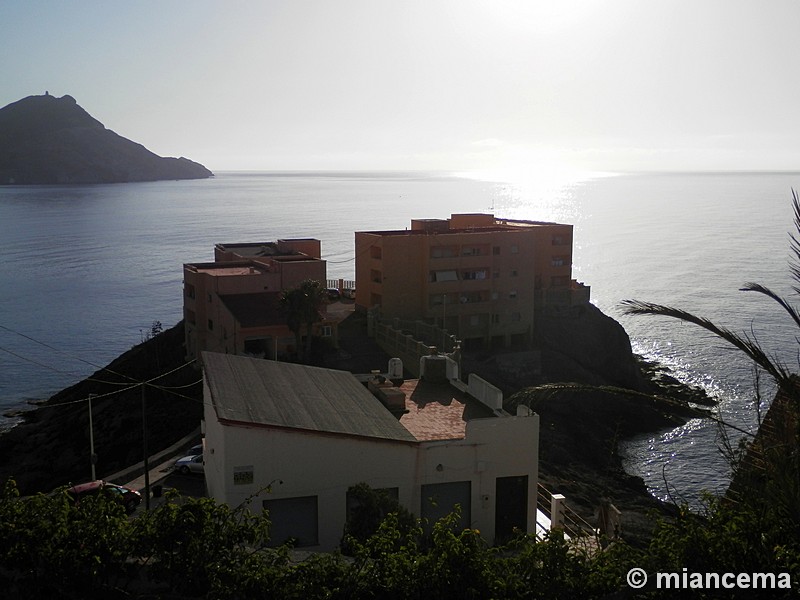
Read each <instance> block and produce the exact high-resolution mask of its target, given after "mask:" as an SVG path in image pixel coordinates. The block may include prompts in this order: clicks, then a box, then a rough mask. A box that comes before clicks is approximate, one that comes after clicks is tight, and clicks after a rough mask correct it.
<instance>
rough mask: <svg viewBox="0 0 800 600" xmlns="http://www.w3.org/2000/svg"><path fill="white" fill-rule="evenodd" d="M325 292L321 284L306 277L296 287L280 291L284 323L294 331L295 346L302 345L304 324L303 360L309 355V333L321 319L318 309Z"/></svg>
mask: <svg viewBox="0 0 800 600" xmlns="http://www.w3.org/2000/svg"><path fill="white" fill-rule="evenodd" d="M326 297H327V293H326V290H325V288H324V287H322V284H321V283H320V282H319V281H316V280H314V279H306V280H305V281H303V282H302V283H301V284H300V285H299V286H298V287H296V288H293V289H291V290H285V291H283V292H282V293H281V305H282V306H283V307H284V309H285V310H286V324H287V326H288V327H289V329H290V330H292V332H294V336H295V340H296V347H297V348H298V349H300V348H301V347H302V341H301V340H302V329H303V326H305V331H306V343H305V347H304V348H303V353H302V354H303V360H304V362H308V360H309V358H310V356H311V337H312V336H311V333H312V331H313V328H314V323H317V322H319V321H321V320H322V317H321V315H320V310H321V309H322V306H323V305H324V304H325V299H326Z"/></svg>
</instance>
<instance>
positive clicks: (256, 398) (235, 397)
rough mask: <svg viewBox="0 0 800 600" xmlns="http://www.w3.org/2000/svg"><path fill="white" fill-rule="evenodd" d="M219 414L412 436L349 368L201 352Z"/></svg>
mask: <svg viewBox="0 0 800 600" xmlns="http://www.w3.org/2000/svg"><path fill="white" fill-rule="evenodd" d="M203 369H204V377H205V380H206V383H207V385H208V389H209V390H210V393H211V398H210V399H206V401H208V400H210V401H211V402H212V403H213V405H214V408H215V410H216V413H217V418H219V419H220V420H227V421H236V422H239V423H246V424H255V425H267V426H274V427H284V428H290V429H299V430H305V431H319V432H326V433H338V434H344V435H351V436H359V437H371V438H380V439H388V440H396V441H403V442H415V441H416V438H415V437H414V436H413V435H411V433H410V432H409V431H408V430H407V429H406V428H405V427H403V426H402V425H401V424H400V422H399V421H398V420H397V419H396V418H395V417H394V416H393V415H392V414H391V413H390V412H389V411H388V410H386V408H384V406H383V405H382V404H381V402H380V401H379V400H378V399H377V398H375V397H374V396H373V395H372V394H371V393H370V392H369V391H367V389H366V388H365V387H364V386H363V385H361V383H359V382H358V380H357V379H356V378H355V377H353V375H351V374H350V373H348V372H346V371H337V370H334V369H322V368H319V367H309V366H305V365H296V364H292V363H283V362H276V361H271V360H263V359H257V358H249V357H245V356H234V355H231V354H217V353H214V352H203Z"/></svg>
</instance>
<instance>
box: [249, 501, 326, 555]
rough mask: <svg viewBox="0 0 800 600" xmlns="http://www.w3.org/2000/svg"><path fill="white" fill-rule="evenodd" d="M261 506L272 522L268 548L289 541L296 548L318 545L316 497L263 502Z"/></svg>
mask: <svg viewBox="0 0 800 600" xmlns="http://www.w3.org/2000/svg"><path fill="white" fill-rule="evenodd" d="M262 506H263V508H264V510H266V511H268V512H269V519H270V521H272V526H271V528H270V541H269V545H270V546H280V545H281V544H283V543H284V542H286V541H289V540H292V541H293V542H294V545H295V547H297V548H302V547H304V546H316V545H318V544H319V519H318V512H317V497H316V496H303V497H300V498H282V499H280V500H264V501H263V504H262Z"/></svg>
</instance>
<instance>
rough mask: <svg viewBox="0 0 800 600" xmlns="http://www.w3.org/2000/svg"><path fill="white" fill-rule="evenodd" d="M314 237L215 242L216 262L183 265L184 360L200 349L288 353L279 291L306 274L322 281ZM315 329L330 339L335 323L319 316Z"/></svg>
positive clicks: (290, 337)
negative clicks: (228, 242) (234, 242)
mask: <svg viewBox="0 0 800 600" xmlns="http://www.w3.org/2000/svg"><path fill="white" fill-rule="evenodd" d="M320 256H321V254H320V242H319V240H316V239H285V240H278V241H277V242H257V243H242V244H217V245H216V246H215V248H214V258H215V262H206V263H187V264H184V265H183V285H184V293H183V307H184V322H185V326H186V333H185V343H186V356H187V360H194V359H198V358H199V357H200V353H201V352H202V351H203V350H208V351H211V352H222V353H226V354H248V355H252V356H259V357H263V358H272V359H276V360H277V359H279V358H285V357H289V356H291V355H292V354H294V353H295V352H297V351H298V348H296V347H295V346H296V338H295V335H294V333H293V332H292V331H291V330H290V329H289V328H288V326H287V325H286V315H285V314H284V312H283V310H282V309H281V306H280V293H281V292H282V291H284V290H287V289H292V288H295V287H297V286H298V285H300V283H302V282H303V281H304V280H306V279H312V280H316V281H320V282H321V283H322V284H323V286H324V285H325V281H326V264H325V261H324V260H322V259H321V258H320ZM317 327H318V328H319V333H321V334H322V335H323V336H328V337H332V338H334V340H333V341H334V343H335V324H333V323H331V322H328V321H326V320H325V319H323V321H322V322H320V323H318V324H317Z"/></svg>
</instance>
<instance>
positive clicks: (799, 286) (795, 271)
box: [789, 189, 800, 294]
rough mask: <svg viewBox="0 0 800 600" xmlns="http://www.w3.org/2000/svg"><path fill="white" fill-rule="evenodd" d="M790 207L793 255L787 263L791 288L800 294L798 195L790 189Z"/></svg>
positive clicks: (799, 212)
mask: <svg viewBox="0 0 800 600" xmlns="http://www.w3.org/2000/svg"><path fill="white" fill-rule="evenodd" d="M792 209H793V210H794V228H795V233H790V234H789V248H790V250H791V252H792V254H793V255H794V260H793V261H792V262H791V263H790V264H789V270H790V272H791V274H792V278H793V279H794V281H795V285H794V286H793V289H794V291H795V292H797V293H798V294H800V196H799V195H798V193H797V191H796V190H794V189H792Z"/></svg>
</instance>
